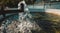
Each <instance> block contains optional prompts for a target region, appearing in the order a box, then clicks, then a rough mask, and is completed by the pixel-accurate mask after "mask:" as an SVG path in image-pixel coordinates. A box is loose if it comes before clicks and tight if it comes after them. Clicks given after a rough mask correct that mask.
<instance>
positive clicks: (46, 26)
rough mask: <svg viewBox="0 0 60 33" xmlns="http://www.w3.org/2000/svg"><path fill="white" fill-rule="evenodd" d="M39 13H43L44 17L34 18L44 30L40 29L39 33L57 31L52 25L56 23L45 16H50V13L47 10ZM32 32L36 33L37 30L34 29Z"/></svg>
mask: <svg viewBox="0 0 60 33" xmlns="http://www.w3.org/2000/svg"><path fill="white" fill-rule="evenodd" d="M39 14H40V15H42V16H43V17H40V18H36V19H34V20H35V21H36V23H37V24H38V25H39V26H40V27H41V28H42V31H40V32H39V33H55V30H54V28H53V27H52V26H53V25H54V24H53V23H52V22H53V21H49V20H45V19H44V16H48V15H47V14H46V13H45V12H41V13H39ZM47 18H48V17H47ZM42 19H44V20H42ZM32 32H33V33H34V32H35V31H32Z"/></svg>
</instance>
